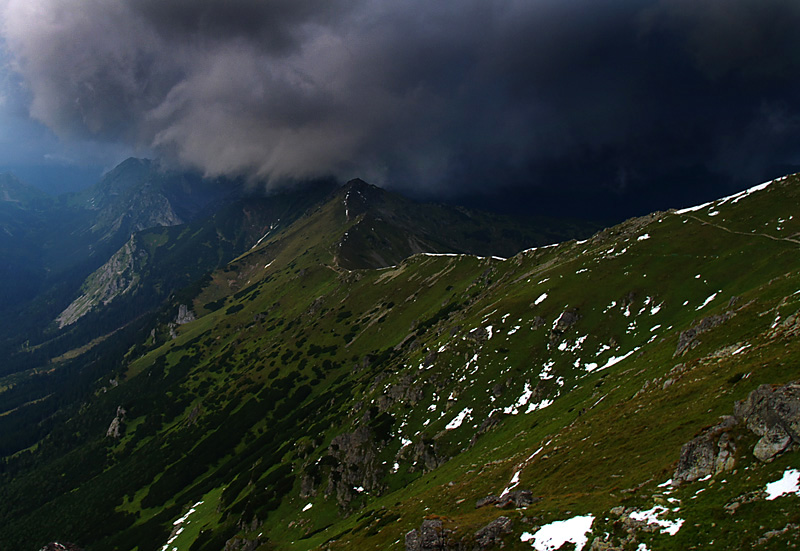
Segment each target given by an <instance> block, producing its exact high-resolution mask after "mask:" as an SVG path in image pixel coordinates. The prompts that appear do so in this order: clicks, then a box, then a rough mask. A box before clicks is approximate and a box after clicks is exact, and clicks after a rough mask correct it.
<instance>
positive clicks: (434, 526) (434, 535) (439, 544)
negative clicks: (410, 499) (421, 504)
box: [405, 516, 512, 551]
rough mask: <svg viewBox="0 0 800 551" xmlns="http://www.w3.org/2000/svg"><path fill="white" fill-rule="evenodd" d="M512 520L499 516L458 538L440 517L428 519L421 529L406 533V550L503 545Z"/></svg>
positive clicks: (473, 550)
mask: <svg viewBox="0 0 800 551" xmlns="http://www.w3.org/2000/svg"><path fill="white" fill-rule="evenodd" d="M511 527H512V522H511V519H510V518H508V517H505V516H503V517H498V518H496V519H495V520H493V521H492V522H490V523H489V524H487V525H486V526H484V527H483V528H481V529H480V530H478V531H477V532H475V534H474V535H473V536H472V537H469V536H466V537H464V538H462V539H458V540H457V539H456V538H455V537H454V535H453V532H452V531H451V530H448V529H446V528H444V526H443V524H442V521H441V520H440V519H426V520H423V521H422V526H420V527H419V529H414V530H411V531H410V532H408V533H407V534H406V538H405V544H406V545H405V548H406V551H484V550H486V549H491V548H494V547H502V546H503V541H502V537H503V536H504V535H506V534H510V533H511Z"/></svg>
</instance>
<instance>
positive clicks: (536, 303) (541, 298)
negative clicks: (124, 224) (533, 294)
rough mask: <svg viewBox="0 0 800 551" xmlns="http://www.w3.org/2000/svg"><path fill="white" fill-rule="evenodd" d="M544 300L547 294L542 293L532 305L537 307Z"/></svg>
mask: <svg viewBox="0 0 800 551" xmlns="http://www.w3.org/2000/svg"><path fill="white" fill-rule="evenodd" d="M546 298H547V293H542V294H541V295H539V298H537V299H536V300H534V301H533V304H534V305H536V306H538V305H539V304H541V303H542V302H544V299H546Z"/></svg>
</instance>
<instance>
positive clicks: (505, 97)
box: [2, 0, 800, 192]
mask: <svg viewBox="0 0 800 551" xmlns="http://www.w3.org/2000/svg"><path fill="white" fill-rule="evenodd" d="M2 5H3V23H4V31H3V32H4V36H5V40H6V44H7V47H8V48H9V50H10V51H11V53H12V54H13V57H14V59H15V63H16V67H17V69H18V71H19V72H20V73H21V75H22V76H23V78H24V80H25V82H26V84H27V86H28V87H29V89H30V91H31V94H32V98H33V100H32V104H31V114H32V115H33V116H34V117H35V118H37V119H38V120H40V121H42V122H43V123H45V124H46V125H48V126H49V127H51V128H53V129H54V130H55V131H56V132H57V133H59V134H60V135H61V136H65V137H80V138H82V139H86V138H94V139H97V140H112V141H122V142H125V143H129V144H134V145H139V146H145V147H151V148H154V149H156V150H157V151H160V152H161V153H162V154H165V155H168V156H170V157H172V158H173V159H175V160H177V161H178V162H181V163H184V164H186V165H189V166H192V167H196V168H200V169H202V170H204V171H205V172H206V173H208V174H210V175H218V174H246V175H250V176H258V177H261V178H265V179H283V178H305V177H310V176H317V175H324V174H335V175H337V176H340V177H343V178H346V177H350V176H355V175H359V176H362V177H365V178H368V179H371V180H373V181H377V182H392V183H395V184H396V185H405V186H409V187H414V186H418V187H423V188H425V187H427V188H430V187H435V188H436V189H439V190H446V191H450V192H453V191H455V190H457V189H459V188H467V189H476V188H479V187H480V186H482V185H485V184H487V183H492V181H493V180H500V181H507V182H514V181H519V182H521V181H525V182H532V183H533V184H534V185H535V184H536V183H537V182H540V181H543V180H545V179H547V174H548V170H549V169H548V168H547V167H551V168H552V167H553V166H561V165H564V164H568V163H571V162H575V163H578V164H580V163H585V165H586V168H587V169H588V170H591V169H592V167H597V168H598V170H599V171H600V172H599V173H604V172H603V170H605V173H607V174H612V173H613V174H616V175H617V176H616V177H615V178H614V179H615V180H616V182H615V183H614V184H613V185H618V186H625V185H627V183H626V182H628V181H629V180H631V179H633V180H636V178H637V177H638V178H640V179H642V181H646V178H645V177H643V176H642V175H643V172H646V171H647V168H646V167H647V166H649V164H651V163H653V162H662V163H667V164H670V163H671V164H673V165H675V166H678V165H681V166H683V165H685V166H689V165H692V164H697V163H701V164H707V165H708V166H709V167H711V168H715V169H723V170H728V171H731V172H734V171H737V170H742V169H743V168H747V166H743V165H746V164H747V163H745V162H744V161H743V160H742V156H741V153H740V152H741V151H743V150H746V151H748V152H749V154H750V155H751V158H750V160H749V161H748V162H749V163H753V162H755V163H762V164H763V163H775V162H787V161H789V160H791V157H792V155H794V151H795V149H794V146H796V145H797V138H798V136H799V135H800V130H799V129H798V105H797V98H798V96H797V92H798V83H800V77H798V75H800V40H799V39H798V38H797V36H798V33H796V32H794V29H796V28H797V24H798V23H800V7H798V4H797V2H796V1H794V0H791V1H790V0H785V1H784V0H724V1H723V0H662V1H656V0H605V1H599V2H598V1H596V0H592V1H589V0H573V1H567V2H565V1H563V0H508V1H503V2H501V1H494V2H493V1H489V0H484V1H478V0H439V1H437V2H430V1H429V0H409V1H404V2H396V1H389V0H360V1H326V2H319V1H311V0H272V1H269V2H265V1H256V0H232V1H227V2H222V1H220V0H217V1H212V0H172V1H164V0H161V1H158V0H122V1H117V2H108V1H106V0H82V1H81V2H80V3H76V2H73V3H66V2H63V1H62V0H6V1H5V2H4V3H3V4H2ZM787 144H791V147H787ZM543 167H544V168H543ZM562 172H563V171H562ZM556 173H561V172H559V171H558V170H556ZM606 185H611V184H606Z"/></svg>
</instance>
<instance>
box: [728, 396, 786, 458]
mask: <svg viewBox="0 0 800 551" xmlns="http://www.w3.org/2000/svg"><path fill="white" fill-rule="evenodd" d="M733 411H734V415H735V416H736V418H737V419H739V420H740V421H742V422H743V423H745V424H746V425H747V428H748V429H749V430H750V431H752V432H754V433H755V434H756V435H758V436H760V437H761V438H760V439H759V441H758V442H757V443H756V446H755V448H754V450H753V454H754V455H755V456H756V457H757V458H758V459H759V460H761V461H770V460H772V459H773V458H774V457H775V456H777V455H778V454H780V453H783V452H784V451H786V450H787V449H788V448H789V447H790V446H791V445H792V444H793V443H794V444H800V436H798V433H800V383H798V382H791V383H788V384H786V385H784V386H780V387H773V386H772V385H761V386H760V387H758V388H757V389H755V390H754V391H753V392H751V393H750V394H749V395H748V396H747V398H746V399H745V400H742V401H740V402H736V405H735V406H734V410H733Z"/></svg>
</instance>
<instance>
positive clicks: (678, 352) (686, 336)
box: [672, 312, 734, 358]
mask: <svg viewBox="0 0 800 551" xmlns="http://www.w3.org/2000/svg"><path fill="white" fill-rule="evenodd" d="M733 316H734V312H725V313H724V314H718V315H716V316H708V317H707V318H703V319H701V320H700V321H699V322H698V323H697V324H696V325H694V326H692V327H690V328H689V329H687V330H686V331H681V334H680V336H679V337H678V346H677V347H676V348H675V353H674V354H672V357H673V358H674V357H676V356H683V355H684V354H686V352H687V351H689V350H691V349H692V348H694V347H695V346H697V345H698V344H700V341H699V340H698V338H697V336H698V335H700V334H701V333H705V332H706V331H710V330H711V329H714V328H715V327H717V326H719V325H722V324H723V323H725V322H726V321H728V320H729V319H731V318H732V317H733Z"/></svg>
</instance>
